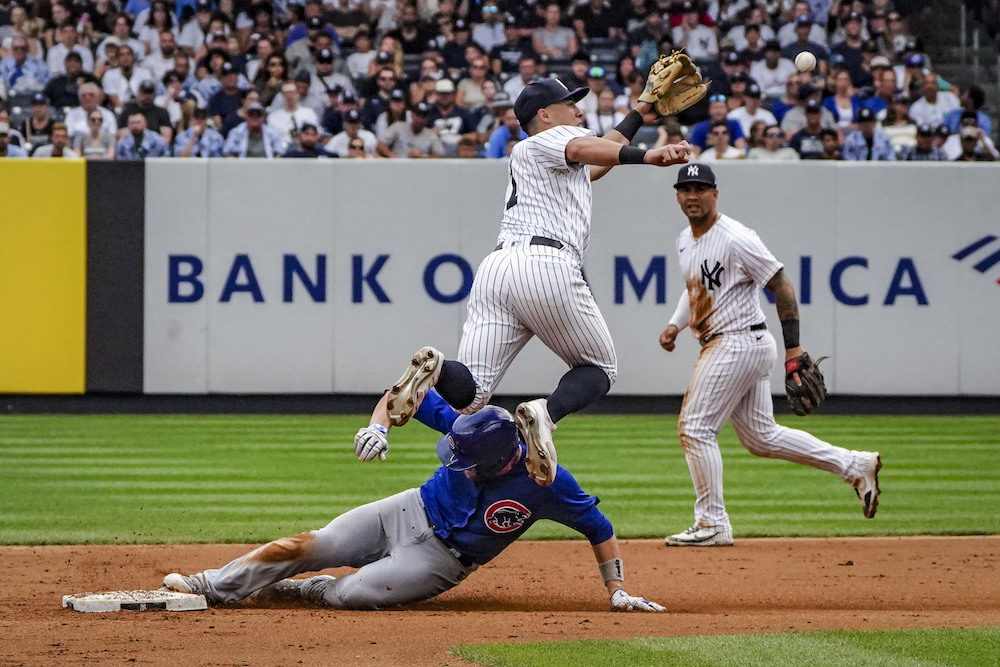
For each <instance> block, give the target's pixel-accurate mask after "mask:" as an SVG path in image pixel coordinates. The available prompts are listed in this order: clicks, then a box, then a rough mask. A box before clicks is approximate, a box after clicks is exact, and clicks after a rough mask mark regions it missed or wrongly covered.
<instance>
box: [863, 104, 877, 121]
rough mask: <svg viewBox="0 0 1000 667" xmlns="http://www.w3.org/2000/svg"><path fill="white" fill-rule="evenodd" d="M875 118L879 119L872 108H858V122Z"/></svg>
mask: <svg viewBox="0 0 1000 667" xmlns="http://www.w3.org/2000/svg"><path fill="white" fill-rule="evenodd" d="M875 120H878V119H877V118H876V117H875V112H874V111H872V110H871V109H869V108H868V107H862V108H861V109H859V110H858V122H859V123H866V122H869V121H875Z"/></svg>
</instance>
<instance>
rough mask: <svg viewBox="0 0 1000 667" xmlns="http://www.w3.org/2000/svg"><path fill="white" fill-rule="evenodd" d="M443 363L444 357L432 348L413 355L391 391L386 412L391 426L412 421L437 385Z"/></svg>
mask: <svg viewBox="0 0 1000 667" xmlns="http://www.w3.org/2000/svg"><path fill="white" fill-rule="evenodd" d="M443 361H444V355H443V354H441V353H440V352H438V351H437V350H435V349H434V348H433V347H430V346H428V347H422V348H420V349H419V350H418V351H417V353H416V354H415V355H413V359H411V360H410V365H409V367H408V368H407V369H406V372H405V373H403V375H402V377H400V378H399V380H397V381H396V384H394V385H392V389H390V390H389V399H388V401H387V402H386V412H387V413H388V416H389V423H390V424H392V425H393V426H402V425H403V424H405V423H406V422H408V421H410V418H411V417H413V415H414V414H415V413H416V411H417V410H418V409H419V408H420V403H421V402H423V400H424V396H426V395H427V392H428V391H430V389H431V387H433V386H434V385H435V384H436V383H437V381H438V377H440V375H441V364H442V362H443Z"/></svg>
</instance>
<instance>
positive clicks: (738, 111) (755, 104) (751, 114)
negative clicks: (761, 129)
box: [726, 83, 778, 137]
mask: <svg viewBox="0 0 1000 667" xmlns="http://www.w3.org/2000/svg"><path fill="white" fill-rule="evenodd" d="M760 98H761V90H760V86H758V85H757V84H756V83H751V84H749V85H747V89H746V92H745V93H743V106H741V107H737V108H735V109H733V110H732V111H730V112H729V113H728V114H726V118H728V119H730V120H735V121H736V122H737V123H739V124H740V129H741V130H743V136H745V137H749V136H750V126H751V125H753V124H754V122H755V121H758V120H762V121H764V122H765V123H766V124H767V125H768V126H771V125H777V123H778V121H777V119H776V118H775V117H774V114H773V113H771V112H770V111H768V110H767V109H765V108H763V107H762V106H761V105H760Z"/></svg>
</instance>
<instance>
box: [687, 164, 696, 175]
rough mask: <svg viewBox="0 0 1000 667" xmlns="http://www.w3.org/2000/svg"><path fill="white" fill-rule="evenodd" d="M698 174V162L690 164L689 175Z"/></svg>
mask: <svg viewBox="0 0 1000 667" xmlns="http://www.w3.org/2000/svg"><path fill="white" fill-rule="evenodd" d="M697 175H698V165H696V164H692V165H690V166H689V167H688V176H697Z"/></svg>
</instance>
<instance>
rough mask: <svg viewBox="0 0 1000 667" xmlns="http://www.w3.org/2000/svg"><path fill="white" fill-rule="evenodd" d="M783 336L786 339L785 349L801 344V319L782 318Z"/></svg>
mask: <svg viewBox="0 0 1000 667" xmlns="http://www.w3.org/2000/svg"><path fill="white" fill-rule="evenodd" d="M781 336H782V338H784V339H785V349H786V350H790V349H792V348H793V347H798V346H799V321H798V320H793V319H787V320H781Z"/></svg>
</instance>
